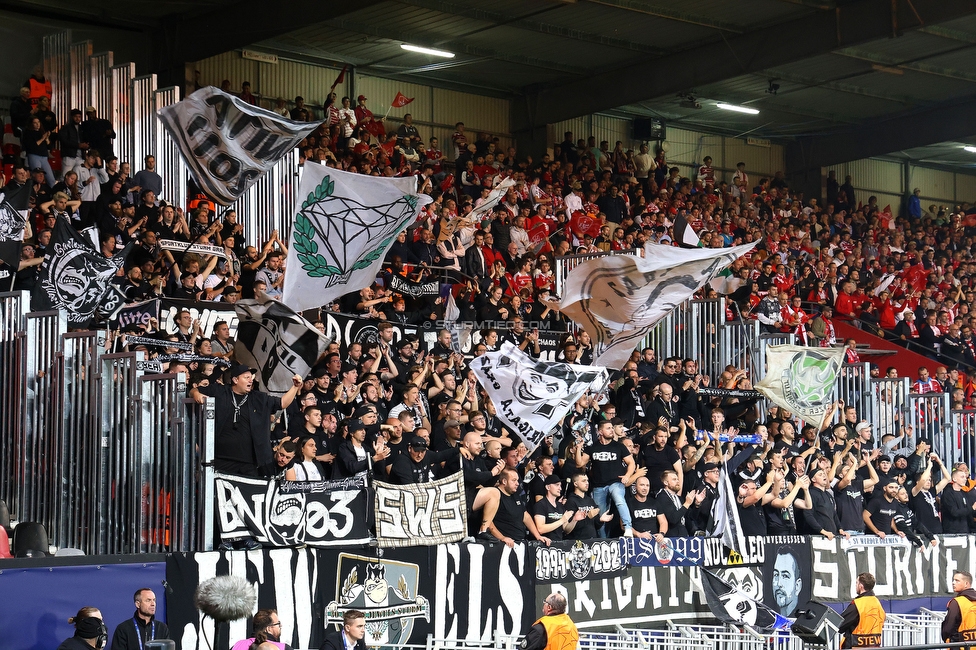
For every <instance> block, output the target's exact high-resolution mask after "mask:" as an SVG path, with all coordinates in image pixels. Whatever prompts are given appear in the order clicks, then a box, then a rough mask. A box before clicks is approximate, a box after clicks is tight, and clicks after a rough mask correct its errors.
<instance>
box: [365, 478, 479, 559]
mask: <svg viewBox="0 0 976 650" xmlns="http://www.w3.org/2000/svg"><path fill="white" fill-rule="evenodd" d="M375 486H376V508H375V514H376V540H377V542H378V544H379V546H380V547H381V548H391V547H400V546H436V545H438V544H449V543H451V542H459V541H461V539H462V538H464V536H465V535H467V530H468V519H467V508H466V505H465V500H464V474H462V473H461V472H458V473H457V474H453V475H451V476H448V477H447V478H442V479H440V480H437V481H430V482H428V483H411V484H409V485H392V484H390V483H383V482H382V481H376V483H375Z"/></svg>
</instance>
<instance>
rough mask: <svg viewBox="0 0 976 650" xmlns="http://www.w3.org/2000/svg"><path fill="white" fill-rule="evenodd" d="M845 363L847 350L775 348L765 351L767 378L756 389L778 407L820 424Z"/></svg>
mask: <svg viewBox="0 0 976 650" xmlns="http://www.w3.org/2000/svg"><path fill="white" fill-rule="evenodd" d="M843 364H844V348H808V347H804V346H802V345H772V346H770V347H768V348H766V376H765V377H763V380H762V381H761V382H759V383H758V384H756V385H755V389H756V390H758V391H759V392H760V393H762V394H763V395H765V396H766V397H768V398H769V399H770V400H771V401H772V402H773V403H774V404H776V406H779V407H780V408H784V409H787V410H789V411H792V412H793V414H794V415H799V416H800V418H801V419H803V420H809V421H811V422H813V423H814V424H819V423H820V422H821V421H822V420H823V417H824V415H825V414H826V413H827V407H828V406H829V405H830V402H831V399H830V395H831V393H832V391H833V388H834V382H835V381H836V380H837V373H839V372H840V369H841V366H842V365H843Z"/></svg>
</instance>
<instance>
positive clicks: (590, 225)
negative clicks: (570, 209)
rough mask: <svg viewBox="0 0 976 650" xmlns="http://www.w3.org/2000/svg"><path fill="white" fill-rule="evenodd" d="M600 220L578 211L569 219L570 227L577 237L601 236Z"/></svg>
mask: <svg viewBox="0 0 976 650" xmlns="http://www.w3.org/2000/svg"><path fill="white" fill-rule="evenodd" d="M601 225H603V224H601V223H600V220H599V219H597V218H596V217H595V216H593V215H590V214H586V213H585V212H582V211H580V210H577V211H576V212H574V213H573V214H572V216H571V217H570V219H569V227H570V228H572V229H573V232H575V233H576V234H577V235H584V234H585V235H590V236H591V237H599V236H600V226H601Z"/></svg>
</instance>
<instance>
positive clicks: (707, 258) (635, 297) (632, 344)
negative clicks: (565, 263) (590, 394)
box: [557, 242, 758, 370]
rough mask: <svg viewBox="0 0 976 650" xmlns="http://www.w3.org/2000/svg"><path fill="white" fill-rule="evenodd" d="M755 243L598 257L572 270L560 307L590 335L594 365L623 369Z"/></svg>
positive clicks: (655, 249)
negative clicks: (664, 323) (662, 324)
mask: <svg viewBox="0 0 976 650" xmlns="http://www.w3.org/2000/svg"><path fill="white" fill-rule="evenodd" d="M756 244H758V242H755V243H752V244H746V245H745V246H735V247H733V248H693V249H687V248H677V247H674V246H662V245H660V244H651V243H648V244H647V245H646V246H645V248H644V257H635V256H633V255H607V256H602V257H596V258H594V259H592V260H589V261H587V262H584V263H583V264H580V265H579V266H577V267H576V268H574V269H573V270H572V271H570V273H569V276H567V278H566V283H565V287H566V288H565V289H564V291H563V296H562V300H561V301H560V302H559V304H558V305H557V307H558V308H559V310H560V311H561V312H562V313H564V314H565V315H566V316H568V317H569V318H571V319H573V320H574V321H575V322H577V323H579V324H580V325H582V326H583V329H585V330H586V332H587V333H588V334H589V335H590V339H591V340H592V341H593V363H595V364H596V363H598V364H600V365H601V366H606V367H608V368H614V369H617V370H619V369H620V368H622V367H623V366H624V364H625V363H627V360H628V359H630V354H631V352H633V351H634V348H636V347H637V346H638V345H640V343H641V341H643V339H644V337H645V336H647V333H648V332H649V331H650V329H651V328H652V327H653V326H654V325H655V324H656V323H657V322H658V321H660V320H661V319H662V318H664V317H665V316H667V315H668V313H669V312H670V311H671V310H672V309H674V308H675V307H677V306H678V305H679V304H681V303H682V302H684V301H685V300H688V299H689V298H690V297H691V296H692V294H694V293H695V291H697V290H698V289H700V288H702V287H703V286H704V285H705V284H706V283H707V282H708V281H709V280H710V279H711V278H712V277H714V276H715V275H717V274H718V273H720V272H721V271H722V270H723V269H725V268H726V267H728V266H729V265H731V264H732V262H734V261H735V260H736V259H738V258H739V257H741V256H742V255H744V254H745V253H747V252H749V251H750V250H752V249H753V248H754V247H755V246H756Z"/></svg>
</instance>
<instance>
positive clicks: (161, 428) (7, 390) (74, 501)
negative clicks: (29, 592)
mask: <svg viewBox="0 0 976 650" xmlns="http://www.w3.org/2000/svg"><path fill="white" fill-rule="evenodd" d="M27 304H28V301H27V294H26V292H16V293H2V294H0V398H2V399H3V404H4V408H3V413H2V415H0V452H2V456H0V458H2V460H0V463H2V466H0V470H2V472H0V498H2V499H3V500H4V501H6V502H7V504H8V506H9V507H10V510H11V513H12V515H13V517H14V518H15V519H17V520H19V521H33V522H38V523H40V524H43V525H44V527H45V529H46V530H47V532H48V537H49V540H50V542H51V543H52V544H53V545H54V546H57V547H72V548H78V549H81V550H82V551H84V552H86V553H88V554H94V553H139V552H166V551H198V550H209V549H211V548H212V542H213V498H212V496H213V473H212V470H211V469H210V467H209V463H210V460H211V459H212V458H213V436H214V410H213V405H212V403H208V404H206V405H203V406H201V405H198V404H196V403H195V402H193V401H192V400H188V399H186V398H185V392H186V385H185V378H184V377H183V375H143V372H142V364H143V359H142V353H141V352H135V353H124V354H102V350H103V348H104V344H105V340H104V333H102V332H67V331H66V329H67V327H66V319H65V317H64V314H63V313H61V312H57V311H51V312H38V313H28V312H27Z"/></svg>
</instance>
